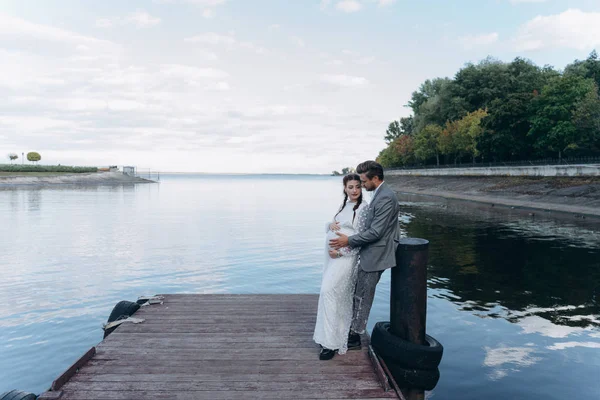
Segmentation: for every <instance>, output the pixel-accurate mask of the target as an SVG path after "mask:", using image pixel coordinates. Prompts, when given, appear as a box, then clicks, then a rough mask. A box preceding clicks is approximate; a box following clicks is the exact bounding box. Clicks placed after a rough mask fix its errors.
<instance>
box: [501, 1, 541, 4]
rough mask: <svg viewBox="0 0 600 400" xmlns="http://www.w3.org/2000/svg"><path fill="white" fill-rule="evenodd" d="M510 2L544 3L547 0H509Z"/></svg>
mask: <svg viewBox="0 0 600 400" xmlns="http://www.w3.org/2000/svg"><path fill="white" fill-rule="evenodd" d="M509 1H510V3H511V4H520V3H545V2H547V1H548V0H509Z"/></svg>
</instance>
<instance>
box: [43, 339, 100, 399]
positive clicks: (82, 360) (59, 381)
mask: <svg viewBox="0 0 600 400" xmlns="http://www.w3.org/2000/svg"><path fill="white" fill-rule="evenodd" d="M94 354H96V348H95V347H92V348H91V349H89V350H88V351H87V352H86V353H85V354H84V355H83V356H81V357H79V359H78V360H77V361H75V362H74V363H73V365H71V366H70V367H69V368H67V370H66V371H65V372H63V373H62V375H61V376H59V377H58V378H56V380H54V382H52V386H51V387H50V390H51V391H53V392H57V391H59V389H60V388H61V387H62V386H63V385H64V384H65V383H66V382H68V381H69V379H71V377H72V376H73V375H75V373H76V372H77V370H78V369H80V368H81V367H83V366H84V365H85V364H86V363H87V362H88V361H89V360H91V358H92V357H93V356H94Z"/></svg>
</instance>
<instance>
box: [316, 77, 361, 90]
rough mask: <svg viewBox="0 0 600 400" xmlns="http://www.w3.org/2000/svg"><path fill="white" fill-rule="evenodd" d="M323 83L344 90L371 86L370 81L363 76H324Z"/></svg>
mask: <svg viewBox="0 0 600 400" xmlns="http://www.w3.org/2000/svg"><path fill="white" fill-rule="evenodd" d="M321 81H322V82H324V83H327V84H330V85H333V86H338V87H343V88H355V87H364V86H367V85H369V81H368V80H367V79H366V78H363V77H361V76H350V75H343V74H338V75H322V76H321Z"/></svg>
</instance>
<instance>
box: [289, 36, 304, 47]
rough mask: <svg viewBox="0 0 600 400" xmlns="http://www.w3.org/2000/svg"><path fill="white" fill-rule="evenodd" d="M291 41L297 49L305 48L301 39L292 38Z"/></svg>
mask: <svg viewBox="0 0 600 400" xmlns="http://www.w3.org/2000/svg"><path fill="white" fill-rule="evenodd" d="M292 41H293V42H294V43H295V44H296V46H298V47H305V46H306V43H304V40H302V38H299V37H298V36H292Z"/></svg>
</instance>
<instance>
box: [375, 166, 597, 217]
mask: <svg viewBox="0 0 600 400" xmlns="http://www.w3.org/2000/svg"><path fill="white" fill-rule="evenodd" d="M385 181H386V182H388V184H389V185H390V186H391V187H392V189H393V190H395V191H396V192H398V193H408V194H417V195H425V196H435V197H442V198H446V199H455V200H464V201H470V202H477V203H486V204H490V207H494V206H496V205H497V206H503V207H510V208H524V209H531V210H544V211H550V212H561V213H570V214H575V215H582V216H585V215H587V216H593V217H600V177H587V178H564V177H552V178H527V177H465V176H454V177H451V176H444V177H431V176H427V177H414V176H389V177H386V179H385Z"/></svg>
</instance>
